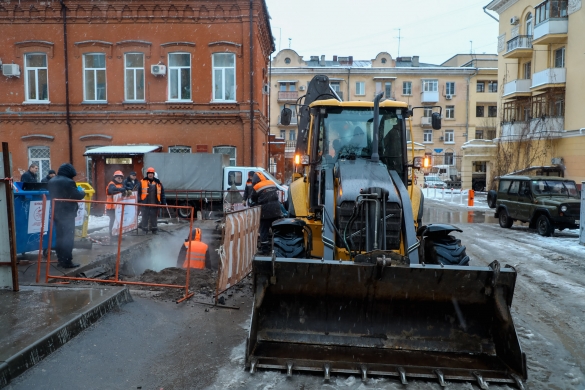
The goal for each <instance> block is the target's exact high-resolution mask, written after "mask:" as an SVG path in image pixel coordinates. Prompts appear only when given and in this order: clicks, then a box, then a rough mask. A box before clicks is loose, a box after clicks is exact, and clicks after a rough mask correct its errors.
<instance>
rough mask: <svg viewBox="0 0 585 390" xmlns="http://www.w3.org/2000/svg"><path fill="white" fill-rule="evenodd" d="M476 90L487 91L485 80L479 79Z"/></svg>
mask: <svg viewBox="0 0 585 390" xmlns="http://www.w3.org/2000/svg"><path fill="white" fill-rule="evenodd" d="M475 90H476V92H485V81H478V82H477V87H476V88H475Z"/></svg>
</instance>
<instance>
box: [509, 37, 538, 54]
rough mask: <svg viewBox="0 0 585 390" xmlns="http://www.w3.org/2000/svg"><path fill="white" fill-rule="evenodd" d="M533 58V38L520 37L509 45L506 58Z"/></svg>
mask: <svg viewBox="0 0 585 390" xmlns="http://www.w3.org/2000/svg"><path fill="white" fill-rule="evenodd" d="M522 57H532V36H530V35H518V36H517V37H514V38H512V39H510V40H509V41H508V43H507V50H506V53H505V54H504V58H522Z"/></svg>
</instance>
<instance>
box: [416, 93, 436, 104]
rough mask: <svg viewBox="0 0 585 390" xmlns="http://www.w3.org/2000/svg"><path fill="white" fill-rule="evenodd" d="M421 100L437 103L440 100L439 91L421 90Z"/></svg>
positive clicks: (422, 101)
mask: <svg viewBox="0 0 585 390" xmlns="http://www.w3.org/2000/svg"><path fill="white" fill-rule="evenodd" d="M420 101H421V103H437V102H438V101H439V91H435V92H426V91H425V92H421V93H420Z"/></svg>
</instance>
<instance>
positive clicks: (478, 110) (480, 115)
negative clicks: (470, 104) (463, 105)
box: [475, 106, 484, 118]
mask: <svg viewBox="0 0 585 390" xmlns="http://www.w3.org/2000/svg"><path fill="white" fill-rule="evenodd" d="M483 111H484V107H483V106H475V116H476V117H477V118H483V115H484V113H483Z"/></svg>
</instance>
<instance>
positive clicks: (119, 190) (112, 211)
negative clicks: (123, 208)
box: [106, 171, 126, 237]
mask: <svg viewBox="0 0 585 390" xmlns="http://www.w3.org/2000/svg"><path fill="white" fill-rule="evenodd" d="M123 181H124V174H123V173H122V171H116V172H114V179H113V180H112V181H110V182H109V183H108V185H107V186H106V202H113V201H114V195H116V194H126V188H125V187H124V184H123V183H122V182H123ZM106 215H107V216H108V217H109V218H110V230H109V231H110V237H112V227H113V226H114V221H115V220H116V205H115V204H106Z"/></svg>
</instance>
